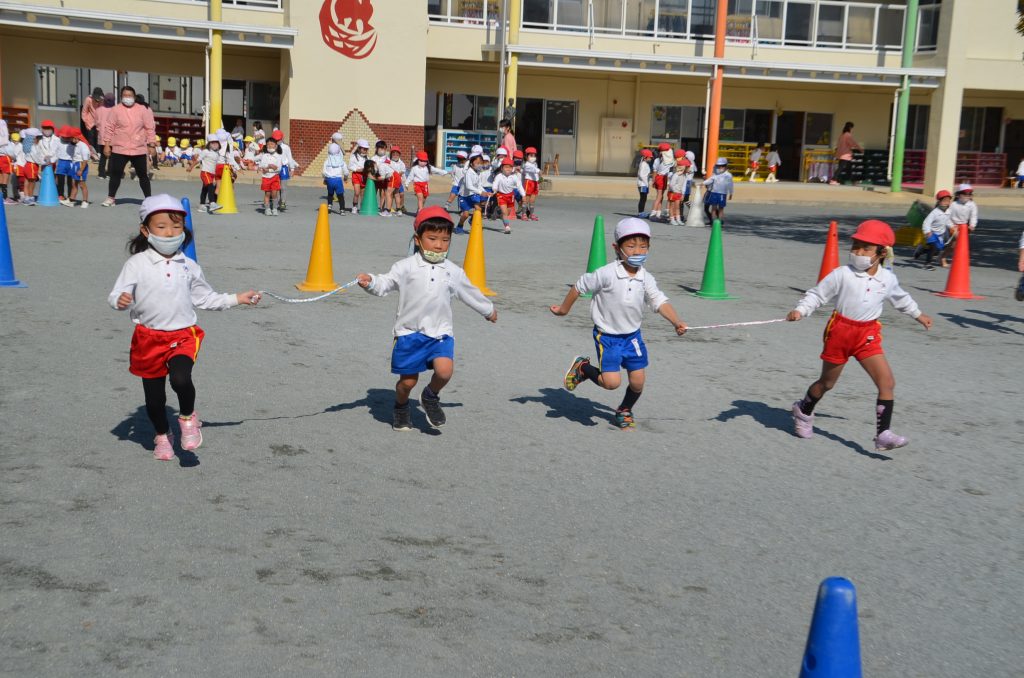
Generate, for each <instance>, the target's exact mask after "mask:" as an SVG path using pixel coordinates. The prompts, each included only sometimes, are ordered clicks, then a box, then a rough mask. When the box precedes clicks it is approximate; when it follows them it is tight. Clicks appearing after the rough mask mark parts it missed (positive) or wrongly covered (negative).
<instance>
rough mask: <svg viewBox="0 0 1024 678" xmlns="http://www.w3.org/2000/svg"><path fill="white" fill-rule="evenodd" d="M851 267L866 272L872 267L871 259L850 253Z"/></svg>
mask: <svg viewBox="0 0 1024 678" xmlns="http://www.w3.org/2000/svg"><path fill="white" fill-rule="evenodd" d="M850 266H853V268H854V269H855V270H857V271H866V270H868V269H869V268H871V266H872V261H871V257H864V256H860V255H857V254H854V253H853V252H850Z"/></svg>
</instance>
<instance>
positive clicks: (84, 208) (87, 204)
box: [79, 200, 89, 210]
mask: <svg viewBox="0 0 1024 678" xmlns="http://www.w3.org/2000/svg"><path fill="white" fill-rule="evenodd" d="M79 207H81V208H82V209H83V210H87V209H89V203H87V202H86V201H85V200H83V201H82V204H81V205H79Z"/></svg>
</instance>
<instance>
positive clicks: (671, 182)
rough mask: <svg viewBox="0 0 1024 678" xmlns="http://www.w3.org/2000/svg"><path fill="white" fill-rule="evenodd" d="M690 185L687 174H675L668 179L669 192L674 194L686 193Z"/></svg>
mask: <svg viewBox="0 0 1024 678" xmlns="http://www.w3.org/2000/svg"><path fill="white" fill-rule="evenodd" d="M689 183H690V179H689V177H687V176H686V172H673V173H672V175H671V176H669V178H668V190H669V191H671V192H672V193H686V187H687V184H689Z"/></svg>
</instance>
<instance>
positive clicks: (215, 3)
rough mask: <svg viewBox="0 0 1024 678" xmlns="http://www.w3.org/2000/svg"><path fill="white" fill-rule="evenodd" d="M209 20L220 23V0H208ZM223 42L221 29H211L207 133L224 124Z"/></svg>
mask: <svg viewBox="0 0 1024 678" xmlns="http://www.w3.org/2000/svg"><path fill="white" fill-rule="evenodd" d="M210 21H216V22H217V23H220V22H221V21H222V19H221V0H210ZM223 89H224V43H223V35H222V33H221V31H213V36H212V43H211V45H210V121H209V123H208V127H207V130H206V133H207V134H210V133H212V132H213V131H214V130H217V129H219V128H220V127H223V126H224V104H223V97H222V94H223Z"/></svg>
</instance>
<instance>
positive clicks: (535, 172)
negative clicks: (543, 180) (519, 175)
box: [523, 160, 540, 181]
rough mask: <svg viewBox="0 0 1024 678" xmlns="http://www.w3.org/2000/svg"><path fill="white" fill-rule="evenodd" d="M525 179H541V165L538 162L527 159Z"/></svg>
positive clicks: (524, 172)
mask: <svg viewBox="0 0 1024 678" xmlns="http://www.w3.org/2000/svg"><path fill="white" fill-rule="evenodd" d="M523 180H524V181H540V167H538V166H537V163H535V162H530V161H529V160H527V161H526V162H524V163H523Z"/></svg>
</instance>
